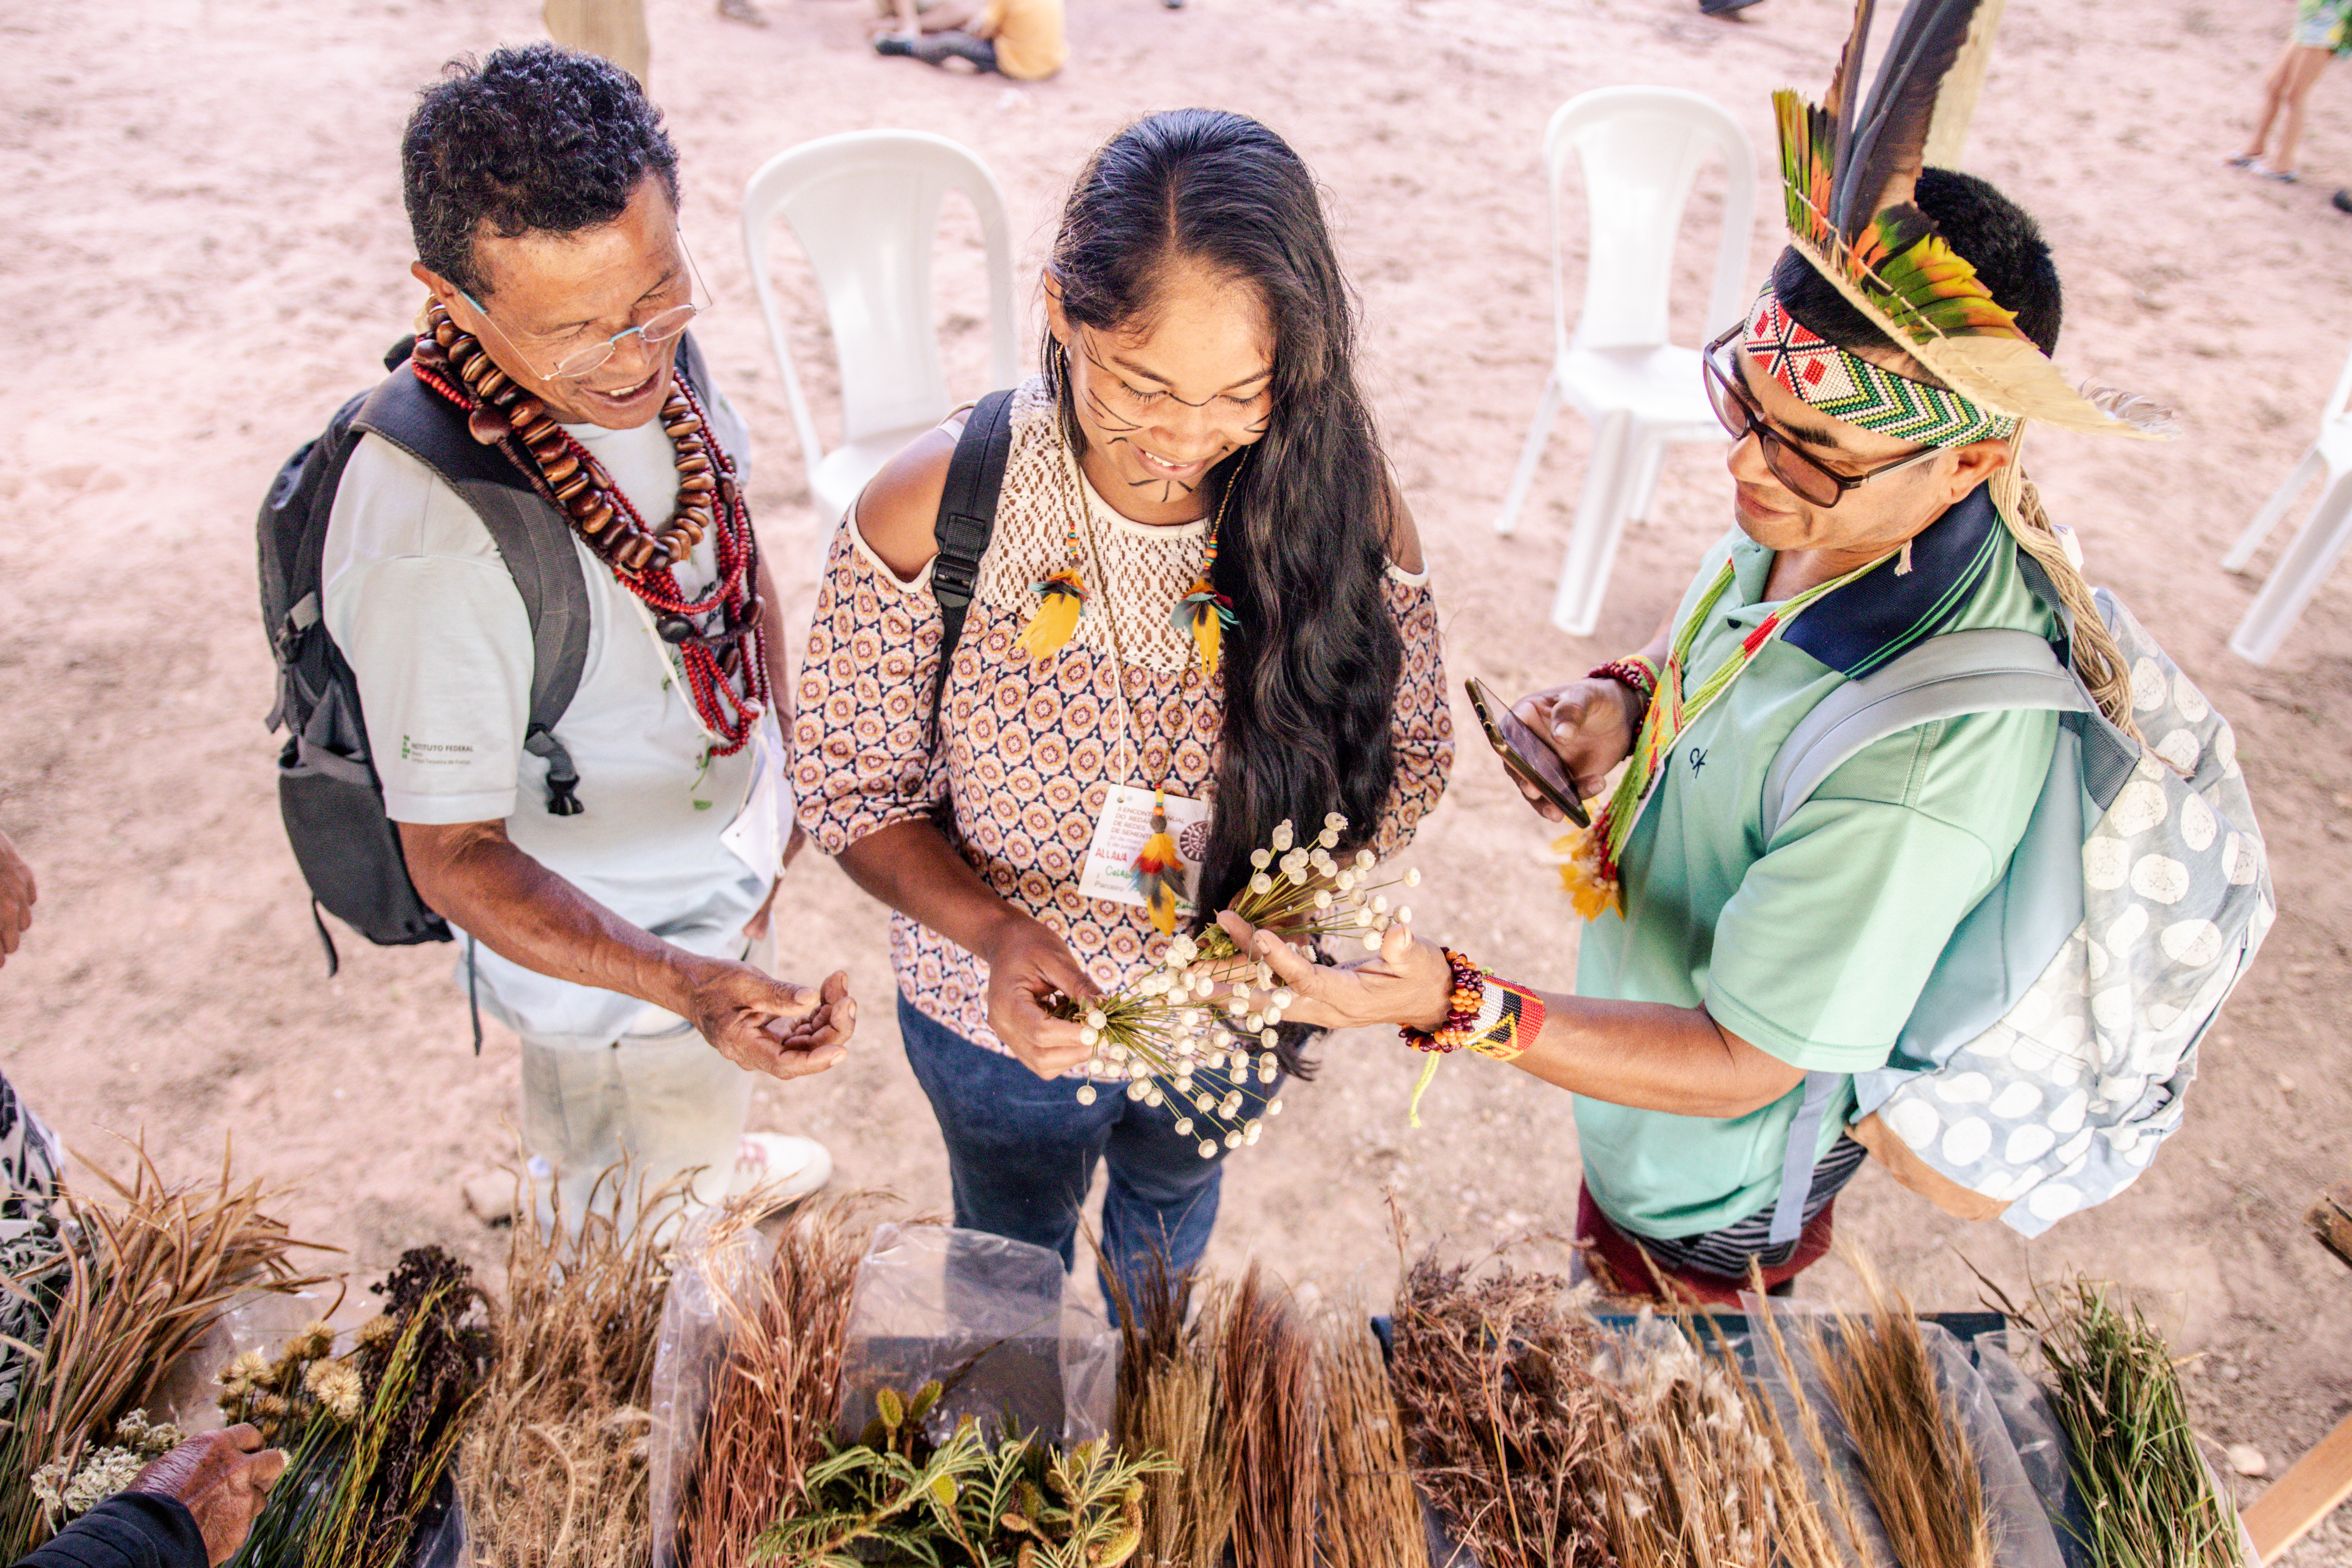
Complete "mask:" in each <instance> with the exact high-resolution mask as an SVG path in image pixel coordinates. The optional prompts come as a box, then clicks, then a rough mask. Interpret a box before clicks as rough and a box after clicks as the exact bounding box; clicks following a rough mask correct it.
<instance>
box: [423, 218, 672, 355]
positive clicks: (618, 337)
mask: <svg viewBox="0 0 2352 1568" xmlns="http://www.w3.org/2000/svg"><path fill="white" fill-rule="evenodd" d="M677 253H678V254H679V255H680V256H682V257H684V258H686V268H687V277H688V279H689V282H690V285H691V288H692V289H693V295H690V296H689V297H688V302H687V303H685V304H683V305H672V306H671V307H669V308H668V309H667V310H661V311H658V312H656V314H655V315H654V316H652V317H651V318H649V319H648V320H646V321H640V322H638V323H637V324H636V325H635V326H634V327H625V328H623V329H622V330H621V331H617V332H614V334H613V335H612V336H611V337H609V338H605V339H604V340H603V341H602V342H591V343H583V344H582V345H581V346H579V347H578V348H575V349H572V350H571V351H570V352H568V353H565V354H564V355H563V357H562V359H559V360H557V361H556V362H555V363H554V365H553V366H552V367H551V369H548V370H545V371H536V366H535V365H534V366H533V368H534V370H535V371H536V374H539V376H540V377H541V379H542V380H545V381H578V380H580V379H581V378H582V377H583V376H589V375H593V374H596V372H597V371H599V370H602V369H603V368H604V365H605V363H606V362H608V361H609V360H611V359H612V357H613V356H614V354H616V353H619V352H620V350H621V345H622V344H623V343H624V342H627V341H628V340H629V339H631V338H642V339H644V340H645V343H646V347H647V348H649V349H658V348H660V347H662V346H663V345H664V344H666V343H670V342H676V341H677V337H678V335H679V334H680V333H682V332H684V331H686V329H687V328H688V326H690V325H691V324H693V321H694V318H695V317H696V316H698V315H699V314H700V313H701V311H702V307H701V306H700V305H698V304H697V303H695V302H694V298H693V296H700V297H702V298H704V299H708V298H709V290H708V289H705V288H704V287H703V286H702V270H701V268H698V267H696V266H695V265H694V255H693V253H692V252H691V251H689V250H688V249H687V248H686V237H685V236H684V235H679V236H678V237H677ZM457 292H458V293H459V294H460V295H462V296H464V298H465V301H466V303H467V304H468V305H471V306H472V307H473V308H474V311H475V313H476V314H477V315H478V316H480V317H481V318H482V320H484V321H488V322H489V324H490V325H491V326H493V327H497V328H498V333H499V336H500V337H502V338H504V339H506V341H507V344H508V346H509V348H515V349H516V352H517V353H518V354H519V355H520V357H521V358H522V359H523V361H524V363H527V364H529V363H532V360H531V356H530V355H529V354H523V353H521V351H520V347H518V346H517V345H516V343H515V339H514V334H513V333H511V332H509V331H507V330H506V328H504V327H502V326H499V321H498V318H497V317H495V316H493V315H491V314H490V312H489V310H488V307H487V306H485V305H484V304H483V303H482V302H481V301H480V300H477V299H475V298H474V297H473V295H471V294H468V293H467V292H466V290H465V289H458V290H457Z"/></svg>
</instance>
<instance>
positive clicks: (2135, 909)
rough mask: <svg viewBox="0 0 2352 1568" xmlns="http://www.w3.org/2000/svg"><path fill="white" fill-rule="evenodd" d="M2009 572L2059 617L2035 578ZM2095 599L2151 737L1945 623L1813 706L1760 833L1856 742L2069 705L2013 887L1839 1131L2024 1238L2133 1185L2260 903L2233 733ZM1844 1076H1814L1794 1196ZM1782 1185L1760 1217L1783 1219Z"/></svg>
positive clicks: (2014, 635) (2001, 893) (2263, 877)
mask: <svg viewBox="0 0 2352 1568" xmlns="http://www.w3.org/2000/svg"><path fill="white" fill-rule="evenodd" d="M2019 564H2020V566H2021V568H2023V569H2024V571H2025V574H2026V576H2027V580H2028V582H2029V583H2031V584H2032V586H2033V587H2034V589H2035V590H2036V592H2037V593H2040V594H2041V595H2042V598H2043V599H2044V600H2045V601H2046V602H2049V603H2051V604H2053V605H2055V604H2056V602H2057V595H2056V594H2055V593H2054V592H2053V591H2052V590H2051V589H2050V585H2049V583H2048V580H2047V579H2046V578H2045V577H2043V576H2042V573H2041V570H2040V568H2039V567H2038V566H2037V565H2035V563H2033V562H2032V559H2031V558H2030V557H2021V559H2020V561H2019ZM2095 597H2096V602H2097V604H2098V606H2099V611H2100V615H2101V617H2102V618H2103V619H2104V620H2105V622H2106V623H2107V626H2108V627H2109V629H2110V630H2111V631H2113V633H2114V634H2115V638H2116V645H2117V647H2120V648H2121V649H2122V651H2123V655H2124V658H2126V660H2128V661H2129V662H2130V664H2131V672H2132V679H2131V689H2132V717H2133V720H2134V721H2135V722H2136V723H2137V725H2138V727H2139V730H2140V732H2141V734H2143V735H2145V736H2146V737H2147V745H2146V746H2145V747H2143V746H2142V745H2140V744H2139V743H2138V742H2135V741H2134V740H2133V739H2132V738H2131V737H2130V736H2128V735H2126V734H2125V733H2124V732H2123V731H2121V730H2118V729H2116V727H2115V726H2114V725H2113V724H2111V723H2109V722H2108V721H2107V720H2106V719H2105V716H2104V715H2102V714H2101V713H2100V711H2099V709H2098V705H2097V704H2096V703H2095V701H2093V700H2092V699H2091V697H2090V694H2089V693H2088V692H2087V691H2085V690H2084V688H2083V686H2082V685H2081V683H2080V682H2079V681H2078V680H2077V679H2075V677H2074V672H2073V670H2072V669H2071V668H2068V667H2067V666H2066V665H2065V664H2064V663H2063V662H2062V659H2061V657H2060V655H2059V654H2058V653H2057V651H2056V650H2054V649H2053V647H2051V646H2050V644H2048V643H2047V642H2045V641H2043V640H2042V638H2041V637H2036V636H2034V635H2033V634H2032V633H2030V632H2022V631H2001V630H1977V631H1965V632H1952V633H1948V634H1946V635H1944V636H1941V637H1930V638H1928V639H1927V641H1926V642H1923V643H1921V644H1920V645H1919V646H1918V647H1915V648H1913V649H1911V650H1910V651H1909V652H1907V653H1906V654H1904V655H1903V656H1901V657H1900V658H1895V659H1894V660H1892V661H1890V662H1889V663H1888V664H1887V665H1886V666H1885V668H1881V669H1879V670H1877V671H1874V673H1872V674H1870V675H1868V676H1865V677H1864V678H1863V679H1860V680H1856V681H1853V682H1852V683H1850V684H1849V685H1847V686H1845V687H1843V688H1841V689H1839V690H1838V691H1836V692H1835V693H1833V694H1832V695H1831V696H1830V697H1828V698H1826V699H1824V700H1822V702H1821V703H1820V704H1819V705H1818V706H1817V707H1815V708H1814V710H1812V711H1811V713H1810V714H1808V715H1807V716H1806V718H1805V719H1804V721H1802V722H1801V723H1800V724H1799V725H1798V727H1797V729H1796V730H1795V731H1793V732H1791V734H1790V738H1789V741H1788V742H1787V744H1786V745H1785V746H1783V748H1782V749H1781V752H1780V756H1779V758H1778V759H1777V760H1776V761H1775V763H1774V764H1773V767H1772V770H1771V772H1770V773H1769V774H1768V775H1767V777H1766V780H1765V784H1764V792H1763V798H1764V803H1765V816H1764V829H1765V834H1766V837H1768V839H1769V837H1770V836H1771V834H1772V833H1773V832H1775V831H1776V830H1777V829H1778V827H1779V826H1780V823H1781V822H1783V821H1785V820H1787V818H1788V816H1789V814H1790V812H1792V811H1794V810H1795V809H1796V808H1797V806H1798V805H1801V804H1802V803H1803V802H1804V800H1805V799H1806V797H1807V796H1809V795H1811V793H1812V792H1813V790H1814V789H1815V788H1817V787H1818V786H1819V785H1820V784H1821V783H1822V780H1823V779H1825V778H1827V777H1828V776H1829V774H1830V773H1831V772H1832V771H1833V770H1834V769H1835V768H1836V767H1837V765H1838V764H1839V763H1843V762H1844V761H1845V760H1846V759H1847V758H1849V757H1851V756H1853V754H1854V753H1855V752H1859V751H1860V750H1861V749H1862V748H1863V747H1864V746H1866V745H1868V744H1870V743H1871V742H1873V741H1875V740H1878V739H1881V738H1882V737H1884V736H1886V735H1891V734H1895V733H1897V732H1898V731H1903V730H1907V729H1910V728H1911V727H1913V726H1914V725H1917V724H1923V723H1927V722H1928V721H1931V720H1935V719H1941V718H1950V717H1954V716H1957V715H1958V714H1962V713H1980V712H1990V711H1995V710H2004V709H2021V708H2052V709H2057V710H2060V711H2061V712H2062V713H2063V716H2064V717H2063V721H2062V723H2061V725H2060V728H2059V732H2058V746H2057V751H2056V752H2055V754H2054V755H2053V758H2052V760H2051V764H2050V775H2049V780H2048V782H2047V783H2046V784H2044V786H2043V788H2042V798H2041V801H2040V802H2039V804H2038V805H2036V806H2035V808H2034V811H2033V815H2032V818H2031V819H2030V821H2029V822H2028V824H2027V826H2026V829H2025V837H2024V838H2023V839H2022V840H2021V842H2020V843H2019V845H2018V847H2017V853H2016V855H2015V856H2014V857H2012V858H2011V861H2010V866H2009V871H2008V874H2007V875H2006V876H2005V877H2004V878H2003V879H2002V880H2001V881H2000V884H1999V885H1998V886H1996V887H1995V888H1994V889H1992V891H1991V892H1990V893H1988V894H1987V895H1986V896H1985V898H1984V900H1983V902H1981V903H1979V905H1978V906H1977V907H1976V909H1975V910H1971V911H1970V912H1969V915H1968V916H1967V918H1966V919H1965V920H1963V921H1961V922H1960V925H1959V927H1958V930H1957V931H1954V933H1953V936H1952V940H1951V943H1950V945H1949V946H1948V947H1947V948H1946V949H1945V951H1944V955H1943V958H1942V959H1941V960H1940V961H1939V962H1938V963H1937V966H1936V971H1935V973H1934V974H1933V976H1932V977H1931V978H1930V979H1929V980H1928V982H1927V989H1926V990H1925V991H1923V992H1922V993H1921V994H1920V997H1919V1001H1918V1005H1917V1006H1916V1008H1915V1009H1914V1010H1913V1012H1912V1015H1911V1019H1910V1022H1909V1023H1908V1024H1906V1026H1905V1027H1904V1030H1903V1033H1902V1036H1901V1037H1900V1038H1899V1039H1898V1041H1897V1042H1896V1046H1895V1054H1894V1056H1893V1058H1891V1059H1890V1060H1889V1062H1888V1064H1887V1065H1886V1067H1885V1068H1881V1069H1880V1070H1878V1071H1875V1072H1869V1073H1863V1074H1859V1075H1857V1076H1856V1077H1855V1079H1854V1089H1855V1093H1856V1098H1857V1104H1856V1108H1855V1110H1854V1111H1853V1120H1854V1121H1855V1122H1856V1123H1862V1122H1864V1119H1866V1118H1869V1117H1872V1116H1873V1115H1875V1117H1876V1122H1875V1124H1874V1126H1872V1127H1870V1128H1869V1129H1868V1131H1867V1133H1865V1132H1864V1131H1863V1130H1861V1129H1860V1128H1858V1129H1857V1132H1856V1135H1857V1136H1858V1137H1861V1138H1862V1141H1863V1142H1865V1143H1868V1144H1870V1145H1871V1146H1872V1148H1873V1151H1874V1152H1875V1153H1877V1154H1879V1155H1880V1156H1881V1157H1882V1158H1883V1159H1885V1161H1886V1163H1888V1164H1889V1166H1890V1167H1891V1169H1892V1170H1893V1172H1894V1173H1895V1176H1896V1178H1897V1179H1898V1180H1901V1181H1903V1182H1904V1183H1905V1184H1906V1185H1908V1186H1912V1187H1913V1188H1914V1189H1915V1190H1917V1191H1920V1192H1923V1193H1925V1194H1927V1195H1928V1196H1930V1197H1933V1198H1935V1199H1936V1201H1937V1202H1938V1203H1939V1204H1941V1205H1943V1206H1945V1207H1946V1208H1948V1209H1949V1210H1951V1211H1952V1212H1953V1213H1955V1214H1961V1215H1966V1216H1967V1217H1970V1218H1981V1217H1989V1216H1990V1215H1992V1214H1996V1213H1997V1214H1999V1215H2000V1217H2001V1218H2002V1219H2004V1220H2005V1221H2006V1222H2007V1223H2008V1224H2009V1225H2010V1226H2012V1227H2013V1228H2015V1229H2017V1230H2018V1231H2021V1232H2022V1233H2023V1234H2025V1235H2027V1236H2039V1235H2040V1234H2041V1233H2042V1232H2043V1231H2044V1230H2047V1229H2048V1228H2049V1227H2050V1226H2052V1225H2053V1223H2055V1222H2056V1221H2057V1220H2059V1219H2062V1218H2063V1217H2064V1216H2065V1215H2069V1214H2072V1213H2074V1211H2075V1210H2077V1209H2081V1208H2087V1207H2089V1206H2090V1205H2093V1204H2097V1203H2103V1202H2105V1200H2106V1199H2108V1198H2111V1197H2113V1196H2115V1195H2116V1194H2117V1193H2119V1192H2121V1191H2122V1190H2123V1189H2124V1188H2125V1187H2126V1186H2129V1185H2130V1184H2131V1183H2132V1181H2133V1179H2134V1178H2135V1177H2137V1175H2138V1174H2139V1173H2140V1172H2142V1171H2144V1170H2146V1169H2147V1164H2148V1162H2149V1161H2150V1160H2151V1159H2152V1158H2153V1157H2154V1156H2155V1154H2156V1151H2157V1146H2158V1144H2160V1143H2162V1142H2164V1140H2165V1139H2166V1138H2167V1137H2168V1136H2170V1134H2171V1133H2172V1132H2173V1131H2174V1130H2176V1129H2177V1128H2179V1125H2180V1120H2181V1109H2182V1098H2183V1096H2184V1095H2185V1094H2186V1092H2187V1090H2188V1088H2189V1080H2190V1079H2192V1078H2194V1077H2195V1076H2196V1071H2197V1047H2198V1043H2199V1042H2200V1040H2201V1039H2202V1038H2203V1037H2204V1035H2205V1032H2206V1030H2207V1029H2208V1028H2210V1026H2211V1025H2212V1023H2213V1020H2214V1018H2215V1017H2216V1016H2218V1015H2219V1013H2220V1011H2221V1004H2222V1003H2223V1001H2224V1000H2226V999H2227V998H2228V996H2229V994H2230V992H2231V988H2232V987H2233V986H2235V985H2236V984H2237V983H2238V979H2239V977H2240V976H2241V975H2242V974H2244V973H2245V972H2246V969H2247V967H2248V966H2249V965H2250V964H2251V963H2252V962H2253V957H2254V952H2255V949H2256V948H2258V947H2259V946H2260V945H2261V944H2262V940H2263V934H2264V933H2265V932H2266V931H2268V930H2269V929H2270V925H2271V921H2272V918H2273V914H2274V912H2275V910H2276V904H2275V900H2273V896H2272V892H2271V879H2270V868H2269V866H2268V863H2267V861H2266V859H2265V858H2264V856H2263V840H2262V835H2261V832H2260V831H2259V830H2258V829H2257V828H2256V826H2255V825H2254V814H2253V807H2252V803H2251V802H2250V801H2249V800H2248V798H2247V795H2246V785H2245V777H2244V774H2243V773H2242V771H2241V770H2240V768H2239V766H2238V761H2237V740H2236V737H2235V736H2234V735H2233V734H2232V733H2231V730H2230V725H2229V722H2228V721H2226V720H2224V719H2223V718H2222V717H2221V714H2220V713H2218V712H2216V711H2215V710H2214V709H2213V707H2212V705H2211V704H2210V703H2209V702H2207V701H2206V700H2205V698H2204V695H2203V693H2201V692H2200V691H2199V690H2198V689H2197V688H2196V686H2195V685H2193V684H2192V683H2191V682H2190V681H2189V678H2188V677H2187V676H2185V675H2183V674H2182V673H2181V672H2180V670H2179V668H2178V667H2177V666H2175V665H2174V663H2173V662H2172V660H2171V659H2170V658H2168V657H2167V656H2166V654H2165V652H2164V650H2163V649H2162V648H2161V647H2158V646H2157V643H2156V639H2155V638H2153V637H2150V636H2148V634H2147V630H2146V629H2145V628H2144V627H2142V626H2140V624H2139V623H2138V622H2137V621H2136V620H2134V619H2133V618H2132V616H2131V614H2130V612H2128V611H2126V609H2125V608H2124V607H2123V606H2122V605H2120V604H2118V603H2116V600H2115V598H2114V597H2113V595H2109V594H2108V593H2107V592H2106V590H2105V589H2100V590H2098V591H2097V594H2096V595H2095ZM2061 614H2062V616H2063V611H2062V612H2061ZM1840 1081H1841V1080H1840V1078H1839V1075H1836V1074H1821V1073H1817V1074H1811V1075H1809V1077H1808V1082H1807V1092H1806V1098H1805V1101H1804V1105H1805V1108H1806V1109H1805V1111H1804V1112H1803V1113H1802V1114H1801V1116H1800V1123H1801V1125H1800V1126H1799V1127H1798V1128H1797V1129H1796V1130H1795V1131H1793V1132H1792V1135H1791V1137H1790V1146H1791V1149H1792V1151H1793V1152H1792V1156H1791V1159H1790V1163H1791V1164H1792V1165H1795V1166H1799V1167H1801V1169H1799V1170H1798V1171H1797V1172H1796V1173H1795V1174H1794V1175H1793V1177H1792V1183H1793V1187H1794V1192H1795V1203H1796V1204H1798V1205H1801V1203H1802V1198H1803V1188H1804V1185H1805V1183H1806V1179H1807V1177H1808V1176H1809V1175H1810V1164H1809V1162H1810V1157H1811V1153H1812V1151H1813V1149H1814V1148H1815V1147H1816V1146H1817V1143H1816V1141H1815V1140H1814V1138H1813V1137H1812V1136H1811V1134H1812V1133H1813V1132H1815V1131H1817V1130H1818V1128H1819V1126H1820V1116H1821V1114H1822V1110H1824V1109H1825V1108H1826V1106H1827V1105H1828V1103H1830V1102H1831V1101H1832V1100H1834V1098H1835V1090H1836V1088H1837V1086H1838V1084H1839V1082H1840ZM1894 1142H1899V1144H1900V1147H1899V1148H1895V1147H1892V1146H1891V1145H1892V1143H1894ZM1800 1145H1801V1148H1800V1147H1799V1146H1800ZM1906 1152H1907V1156H1908V1157H1907V1158H1906ZM1922 1168H1924V1172H1925V1173H1926V1174H1925V1175H1924V1176H1922V1175H1921V1170H1922ZM1788 1185H1789V1184H1784V1191H1783V1193H1782V1194H1781V1204H1780V1208H1781V1210H1783V1211H1786V1212H1784V1213H1782V1214H1781V1215H1779V1216H1778V1217H1780V1218H1783V1219H1791V1220H1792V1219H1794V1218H1795V1217H1796V1215H1795V1213H1794V1211H1793V1209H1792V1206H1791V1202H1790V1191H1789V1190H1786V1188H1787V1186H1788Z"/></svg>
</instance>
